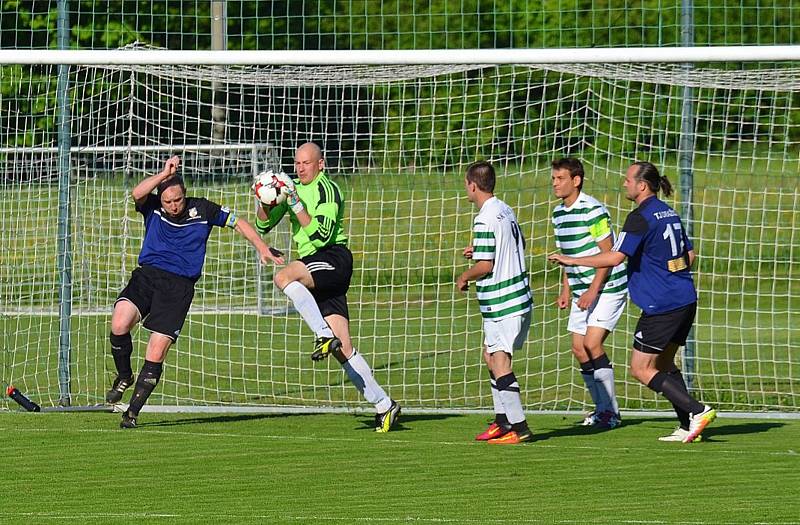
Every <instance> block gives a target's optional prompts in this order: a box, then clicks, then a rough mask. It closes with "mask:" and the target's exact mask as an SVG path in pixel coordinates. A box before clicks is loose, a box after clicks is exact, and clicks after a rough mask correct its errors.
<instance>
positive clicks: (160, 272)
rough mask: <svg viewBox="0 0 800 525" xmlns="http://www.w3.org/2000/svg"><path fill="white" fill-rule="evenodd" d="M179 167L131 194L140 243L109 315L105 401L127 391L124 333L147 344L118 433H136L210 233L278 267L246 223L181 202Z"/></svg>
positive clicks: (128, 348)
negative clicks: (144, 336)
mask: <svg viewBox="0 0 800 525" xmlns="http://www.w3.org/2000/svg"><path fill="white" fill-rule="evenodd" d="M179 164H180V157H178V156H174V157H172V158H170V159H169V160H167V162H166V164H165V165H164V169H163V170H162V171H161V172H160V173H158V174H156V175H152V176H150V177H147V178H146V179H144V180H142V181H141V182H139V184H137V185H136V187H134V188H133V190H132V191H131V195H132V196H133V200H134V201H135V202H136V211H138V212H139V213H141V214H142V215H143V216H144V241H143V242H142V250H141V252H140V253H139V267H138V268H136V269H135V270H133V273H132V274H131V279H130V281H128V285H127V286H126V287H125V289H124V290H122V292H121V293H120V294H119V297H118V298H117V301H116V303H114V313H113V314H112V315H111V336H110V339H111V354H112V356H113V357H114V364H115V366H116V368H117V378H116V379H115V380H114V383H113V385H112V386H111V390H109V391H108V393H107V394H106V401H108V402H109V403H117V402H119V401H120V400H121V399H122V394H123V393H124V392H125V390H127V389H128V388H129V387H130V386H132V385H133V384H134V382H133V370H132V368H131V354H132V353H133V343H132V342H131V334H130V331H131V329H132V328H133V327H134V326H135V325H136V323H138V322H139V321H142V325H143V326H144V327H145V328H147V329H148V330H149V331H150V339H149V340H148V342H147V354H146V355H145V361H144V365H143V366H142V370H141V371H140V372H139V377H138V379H137V380H136V387H135V388H134V390H133V396H131V402H130V406H129V407H128V409H127V410H126V411H125V412H124V413H123V414H122V422H121V423H120V427H122V428H134V427H136V418H137V417H138V416H139V411H140V410H141V409H142V407H143V406H144V404H145V402H147V398H148V397H150V394H151V393H152V392H153V390H154V389H155V387H156V385H158V381H159V379H160V378H161V370H162V367H163V363H164V358H165V357H166V355H167V350H169V347H170V346H171V345H172V344H173V343H174V342H175V341H176V340H177V339H178V335H179V334H180V332H181V328H182V327H183V322H184V321H185V320H186V314H187V312H188V311H189V306H190V305H191V304H192V298H193V297H194V285H195V283H196V282H197V280H198V279H199V278H200V273H201V271H202V269H203V262H204V260H205V255H206V245H207V244H208V238H209V235H210V234H211V230H212V227H213V226H219V227H223V226H224V227H228V228H231V229H233V230H236V232H237V233H239V234H240V235H242V236H243V237H244V238H246V239H247V240H248V241H250V243H251V244H252V245H253V246H254V247H255V248H256V250H258V253H259V256H260V258H261V262H262V263H264V264H266V262H267V261H272V262H273V263H276V264H283V259H282V258H280V257H276V256H274V255H273V254H272V253H271V251H270V248H269V246H267V245H266V244H265V243H264V241H262V240H261V238H260V237H259V236H258V233H257V232H256V231H255V229H253V227H252V226H251V225H250V224H248V223H247V221H245V220H244V219H240V218H238V217H237V216H236V214H234V213H233V212H232V211H230V210H229V209H228V208H225V207H222V206H220V205H219V204H216V203H214V202H211V201H209V200H206V199H203V198H192V197H187V196H186V187H185V186H184V184H183V180H182V179H181V178H180V177H178V176H177V175H176V172H177V170H178V165H179ZM153 190H156V194H155V195H154V194H153V193H152V191H153Z"/></svg>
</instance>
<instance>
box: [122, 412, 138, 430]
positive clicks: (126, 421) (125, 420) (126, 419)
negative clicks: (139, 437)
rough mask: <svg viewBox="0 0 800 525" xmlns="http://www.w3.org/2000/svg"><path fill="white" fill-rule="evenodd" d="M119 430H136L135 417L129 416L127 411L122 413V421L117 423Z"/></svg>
mask: <svg viewBox="0 0 800 525" xmlns="http://www.w3.org/2000/svg"><path fill="white" fill-rule="evenodd" d="M119 428H136V416H132V415H130V412H128V411H127V410H126V411H125V412H123V413H122V421H120V422H119Z"/></svg>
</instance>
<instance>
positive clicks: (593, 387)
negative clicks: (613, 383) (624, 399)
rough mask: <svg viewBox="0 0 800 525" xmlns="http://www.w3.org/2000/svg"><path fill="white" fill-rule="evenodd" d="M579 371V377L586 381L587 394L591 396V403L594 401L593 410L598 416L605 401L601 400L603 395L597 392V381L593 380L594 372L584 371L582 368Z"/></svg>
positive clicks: (603, 407)
mask: <svg viewBox="0 0 800 525" xmlns="http://www.w3.org/2000/svg"><path fill="white" fill-rule="evenodd" d="M579 372H580V373H581V377H582V378H583V382H584V383H586V390H588V391H589V395H590V396H591V398H592V403H594V411H595V413H596V414H597V415H598V416H599V415H600V413H601V412H602V411H603V410H605V409H606V408H605V403H604V402H603V400H604V398H605V396H603V395H602V394H601V393H600V392H599V390H600V389H599V388H598V385H597V382H596V381H595V380H594V372H584V371H583V370H579Z"/></svg>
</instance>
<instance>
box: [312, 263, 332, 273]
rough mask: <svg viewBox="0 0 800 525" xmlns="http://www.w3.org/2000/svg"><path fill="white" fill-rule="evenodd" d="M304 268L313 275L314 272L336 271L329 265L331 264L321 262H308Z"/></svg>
mask: <svg viewBox="0 0 800 525" xmlns="http://www.w3.org/2000/svg"><path fill="white" fill-rule="evenodd" d="M306 268H308V271H309V272H310V273H314V272H318V271H326V270H328V271H335V270H336V268H334V267H333V265H331V263H326V262H321V261H320V262H310V263H308V264H306Z"/></svg>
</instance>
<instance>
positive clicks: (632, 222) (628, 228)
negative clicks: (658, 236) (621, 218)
mask: <svg viewBox="0 0 800 525" xmlns="http://www.w3.org/2000/svg"><path fill="white" fill-rule="evenodd" d="M638 211H639V210H635V211H633V212H632V213H631V214H630V215H628V218H627V219H625V225H624V226H623V227H622V231H621V232H620V234H619V238H618V239H617V242H616V243H614V248H613V250H614V251H615V252H622V253H624V254H625V255H627V256H628V257H632V256H633V255H634V254H635V253H636V251H637V250H638V249H639V245H641V244H642V241H643V240H644V238H645V235H646V234H647V230H648V225H647V221H646V220H645V218H644V217H642V215H641V214H640V213H638Z"/></svg>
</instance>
